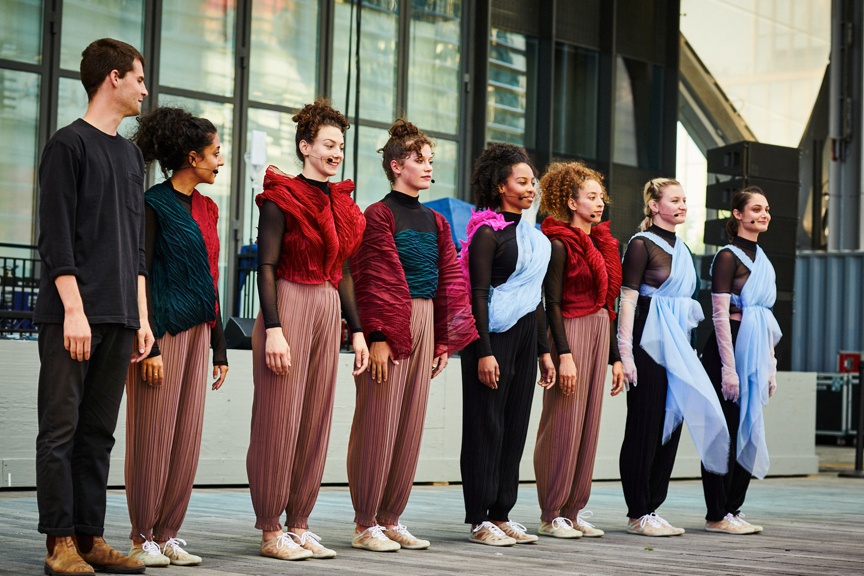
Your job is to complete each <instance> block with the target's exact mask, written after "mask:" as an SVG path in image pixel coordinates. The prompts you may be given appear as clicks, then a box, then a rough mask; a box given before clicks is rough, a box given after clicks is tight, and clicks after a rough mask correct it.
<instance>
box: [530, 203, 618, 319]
mask: <svg viewBox="0 0 864 576" xmlns="http://www.w3.org/2000/svg"><path fill="white" fill-rule="evenodd" d="M610 224H611V223H610V222H608V221H607V222H603V223H601V224H598V225H596V226H594V227H593V228H592V229H591V236H588V234H585V232H583V231H582V230H579V229H578V228H573V227H571V226H570V225H569V224H566V223H564V222H561V221H559V220H556V219H555V218H552V217H551V216H549V217H548V218H546V219H545V220H543V223H542V224H541V226H540V229H541V230H542V231H543V233H544V234H546V236H548V237H549V239H550V240H560V241H561V242H563V243H564V246H565V247H566V248H567V267H566V270H565V272H564V290H563V291H562V294H561V314H562V315H563V316H564V317H565V318H580V317H582V316H587V315H588V314H593V313H594V312H596V311H598V310H600V309H601V308H606V309H607V310H608V311H609V318H610V319H611V320H614V319H615V300H616V299H617V298H618V294H619V292H620V291H621V280H622V272H621V256H620V254H619V253H618V240H616V239H615V237H614V236H612V233H611V232H610V231H609V227H610ZM592 238H593V239H594V241H593V242H592ZM595 243H596V246H595Z"/></svg>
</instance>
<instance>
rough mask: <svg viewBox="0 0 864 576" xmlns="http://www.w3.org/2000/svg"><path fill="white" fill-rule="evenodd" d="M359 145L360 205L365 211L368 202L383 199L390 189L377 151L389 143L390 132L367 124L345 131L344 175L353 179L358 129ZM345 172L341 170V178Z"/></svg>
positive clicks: (358, 181) (358, 195)
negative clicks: (356, 131)
mask: <svg viewBox="0 0 864 576" xmlns="http://www.w3.org/2000/svg"><path fill="white" fill-rule="evenodd" d="M358 129H359V132H360V135H359V140H360V143H359V148H358V164H359V170H358V171H357V180H356V184H357V195H356V196H355V198H356V199H357V204H358V205H359V206H360V209H361V210H365V209H366V207H367V206H369V204H372V203H373V202H377V201H378V200H381V199H382V198H383V197H384V196H386V195H387V193H388V192H390V182H389V181H388V180H387V176H386V175H385V174H384V169H383V168H382V167H381V154H379V153H378V150H379V149H380V148H382V147H383V146H384V144H386V143H387V138H388V135H387V131H386V130H381V129H379V128H370V127H368V126H360V127H359V128H358V126H352V127H351V129H350V130H348V132H346V133H345V164H344V166H345V172H344V174H345V175H344V178H354V130H358ZM341 178H343V176H342V171H341V170H340V171H339V177H338V178H334V180H337V179H341Z"/></svg>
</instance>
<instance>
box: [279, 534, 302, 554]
mask: <svg viewBox="0 0 864 576" xmlns="http://www.w3.org/2000/svg"><path fill="white" fill-rule="evenodd" d="M291 536H295V537H296V538H298V539H299V538H300V537H299V536H297V534H294V533H293V532H285V533H283V534H280V535H279V536H277V537H276V550H279V549H280V548H282V547H283V546H284V547H285V548H289V549H294V548H300V545H299V544H297V542H295V541H294V539H293V538H291Z"/></svg>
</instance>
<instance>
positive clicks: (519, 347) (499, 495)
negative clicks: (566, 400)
mask: <svg viewBox="0 0 864 576" xmlns="http://www.w3.org/2000/svg"><path fill="white" fill-rule="evenodd" d="M489 338H490V340H491V343H492V353H493V354H494V356H495V359H496V360H497V361H498V367H499V369H500V372H501V376H500V379H499V380H498V389H497V390H492V389H491V388H489V387H487V386H486V385H485V384H483V383H482V382H480V380H479V379H478V378H477V362H478V360H479V358H477V353H476V347H475V345H473V344H472V345H471V346H468V348H466V349H465V350H463V351H462V456H461V459H460V464H461V469H462V493H463V496H464V497H465V522H467V523H469V524H472V525H473V524H480V523H482V522H484V521H486V520H496V521H507V520H509V514H510V510H512V509H513V506H515V505H516V497H517V495H518V491H519V464H520V462H521V461H522V452H523V450H524V449H525V438H526V437H527V436H528V419H529V418H530V416H531V401H532V400H533V399H534V386H535V382H536V380H537V317H536V315H535V313H534V311H531V312H529V313H528V314H526V315H525V316H523V317H522V318H520V319H519V321H518V322H516V324H515V325H514V326H513V327H512V328H510V329H509V330H507V331H506V332H502V333H500V334H494V333H493V334H489Z"/></svg>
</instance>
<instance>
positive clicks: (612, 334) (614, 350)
mask: <svg viewBox="0 0 864 576" xmlns="http://www.w3.org/2000/svg"><path fill="white" fill-rule="evenodd" d="M609 324H610V325H609V364H615V362H620V361H621V353H620V352H618V325H617V324H616V323H615V322H610V323H609Z"/></svg>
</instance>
